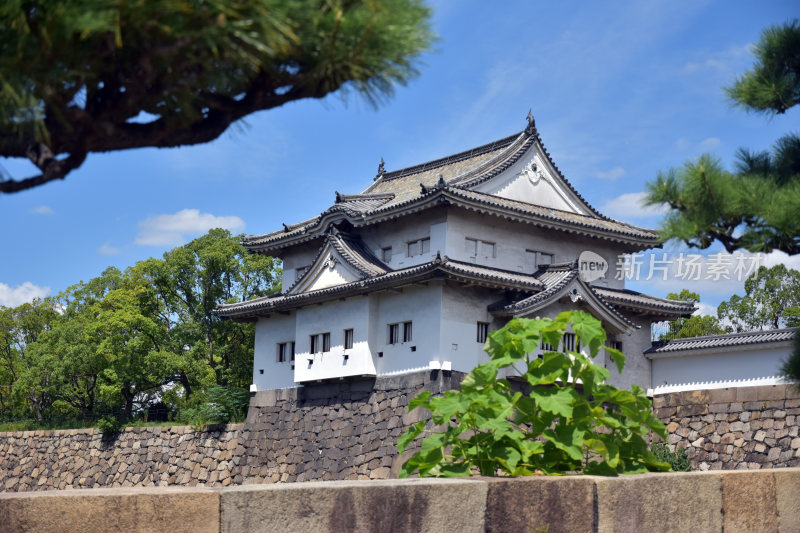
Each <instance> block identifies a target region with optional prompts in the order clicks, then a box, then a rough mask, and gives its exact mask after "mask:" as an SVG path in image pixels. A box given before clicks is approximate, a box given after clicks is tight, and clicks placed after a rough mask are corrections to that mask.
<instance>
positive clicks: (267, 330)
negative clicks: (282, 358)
mask: <svg viewBox="0 0 800 533" xmlns="http://www.w3.org/2000/svg"><path fill="white" fill-rule="evenodd" d="M295 324H296V315H295V313H291V314H290V315H281V314H274V315H270V316H269V317H267V318H260V319H259V320H258V322H257V323H256V336H255V337H256V338H255V346H254V350H253V351H254V357H253V385H255V386H256V388H257V390H268V389H282V388H286V387H293V386H294V385H295V383H294V370H292V362H291V361H288V359H289V357H288V354H287V361H286V362H283V363H279V362H278V361H277V355H278V353H277V343H279V342H287V343H288V342H291V341H294V340H295ZM262 370H263V371H264V373H263V374H262V373H261V371H262Z"/></svg>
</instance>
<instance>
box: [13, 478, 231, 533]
mask: <svg viewBox="0 0 800 533" xmlns="http://www.w3.org/2000/svg"><path fill="white" fill-rule="evenodd" d="M0 531H4V532H5V531H9V532H11V531H14V532H16V533H27V532H31V533H34V532H35V533H49V532H51V531H52V532H53V533H63V532H65V531H82V532H86V533H95V532H97V533H99V532H101V531H102V532H106V531H114V532H120V533H121V532H125V533H129V532H136V533H150V532H153V533H155V532H165V531H166V532H169V533H183V532H186V533H219V494H218V493H217V492H215V491H213V490H211V489H183V488H177V489H175V488H149V489H81V490H65V491H48V492H23V493H17V494H13V493H4V494H0Z"/></svg>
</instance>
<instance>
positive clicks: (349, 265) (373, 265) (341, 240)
mask: <svg viewBox="0 0 800 533" xmlns="http://www.w3.org/2000/svg"><path fill="white" fill-rule="evenodd" d="M387 271H388V267H387V266H386V265H384V264H383V263H381V262H380V261H379V260H378V259H377V258H376V257H375V256H374V255H372V253H371V252H370V251H369V250H367V249H366V247H365V246H364V245H363V243H362V242H361V241H360V240H359V239H358V238H356V237H354V236H352V235H348V234H347V233H343V232H340V231H338V230H337V229H336V228H335V227H331V230H330V233H328V235H327V236H326V237H325V244H324V245H323V246H322V248H321V249H320V251H319V252H318V253H317V257H316V259H314V262H313V263H312V264H311V266H310V267H309V268H308V271H306V273H305V274H304V275H303V277H302V278H300V279H299V280H298V281H297V283H295V284H294V285H293V286H292V287H291V288H289V290H288V291H287V292H286V294H287V295H294V294H300V293H303V292H311V291H317V290H321V289H327V288H329V287H335V286H337V285H344V284H346V283H352V282H354V281H360V280H363V279H367V278H370V277H373V276H377V275H380V274H385V273H386V272H387Z"/></svg>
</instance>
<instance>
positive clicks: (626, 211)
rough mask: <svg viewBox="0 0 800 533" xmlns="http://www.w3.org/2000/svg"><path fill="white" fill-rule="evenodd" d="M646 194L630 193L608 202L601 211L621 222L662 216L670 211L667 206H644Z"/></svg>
mask: <svg viewBox="0 0 800 533" xmlns="http://www.w3.org/2000/svg"><path fill="white" fill-rule="evenodd" d="M646 195H647V193H645V192H628V193H625V194H623V195H621V196H617V197H616V198H614V199H613V200H609V201H608V202H606V203H605V204H604V205H603V207H602V208H601V209H600V210H601V211H602V212H603V213H604V214H606V215H608V216H610V217H612V218H618V219H620V220H631V219H637V218H649V217H656V216H661V215H664V214H666V213H667V211H669V208H667V207H666V206H655V205H644V198H645V196H646Z"/></svg>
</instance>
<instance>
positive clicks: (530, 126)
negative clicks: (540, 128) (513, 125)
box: [525, 108, 536, 135]
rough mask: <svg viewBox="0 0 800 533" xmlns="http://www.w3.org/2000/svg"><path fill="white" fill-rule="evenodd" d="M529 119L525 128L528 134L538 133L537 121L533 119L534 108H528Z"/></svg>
mask: <svg viewBox="0 0 800 533" xmlns="http://www.w3.org/2000/svg"><path fill="white" fill-rule="evenodd" d="M525 119H526V120H527V121H528V126H527V127H526V128H525V133H527V134H528V135H535V134H536V121H535V120H534V119H533V110H532V109H530V108H529V109H528V116H527V117H525Z"/></svg>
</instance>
